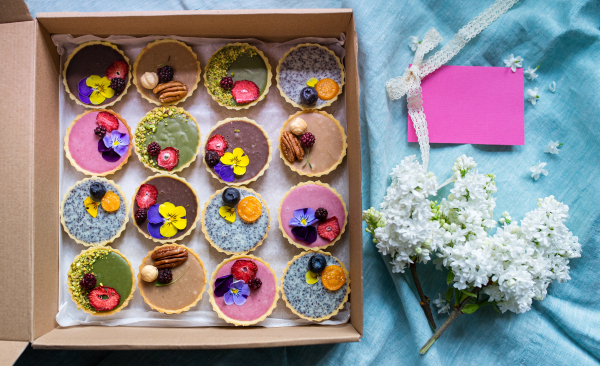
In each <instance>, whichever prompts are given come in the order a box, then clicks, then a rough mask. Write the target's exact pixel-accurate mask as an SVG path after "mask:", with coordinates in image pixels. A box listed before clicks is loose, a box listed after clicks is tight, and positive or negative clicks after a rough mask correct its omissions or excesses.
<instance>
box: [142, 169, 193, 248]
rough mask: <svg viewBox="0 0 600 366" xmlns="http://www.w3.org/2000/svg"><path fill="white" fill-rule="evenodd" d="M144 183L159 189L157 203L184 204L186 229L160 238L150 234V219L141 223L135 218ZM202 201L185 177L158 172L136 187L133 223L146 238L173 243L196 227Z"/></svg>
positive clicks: (163, 242)
mask: <svg viewBox="0 0 600 366" xmlns="http://www.w3.org/2000/svg"><path fill="white" fill-rule="evenodd" d="M142 184H151V185H153V186H154V187H156V189H157V190H158V195H157V197H156V204H159V205H160V204H163V203H165V202H170V203H172V204H173V205H175V206H183V207H184V208H185V210H186V220H187V225H186V227H185V229H183V230H178V232H177V234H175V235H174V236H172V237H170V238H166V237H165V238H164V239H158V238H154V237H153V236H152V235H150V233H149V231H148V219H146V220H145V221H144V222H143V223H142V224H141V225H140V224H138V223H137V222H136V220H135V212H136V211H137V209H138V208H139V206H138V204H137V201H136V197H137V194H138V191H139V189H140V187H141V186H142ZM199 210H200V201H199V200H198V196H197V195H196V190H194V188H192V186H191V185H190V184H189V183H188V182H187V181H186V180H185V178H181V177H178V176H176V175H169V174H156V175H154V176H152V177H150V178H148V179H146V180H145V181H143V182H142V183H140V185H139V186H138V187H137V188H136V189H135V192H134V194H133V199H132V200H131V217H132V219H133V224H134V225H135V226H136V227H137V229H138V230H139V232H140V233H142V235H144V236H145V237H146V238H148V239H151V240H153V241H155V242H157V243H162V244H166V243H173V242H175V241H178V240H181V239H183V238H185V237H186V236H188V235H190V234H191V233H192V231H194V229H195V228H196V223H197V222H198V218H199V217H200V211H199Z"/></svg>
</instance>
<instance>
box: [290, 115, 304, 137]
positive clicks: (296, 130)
mask: <svg viewBox="0 0 600 366" xmlns="http://www.w3.org/2000/svg"><path fill="white" fill-rule="evenodd" d="M307 127H308V126H307V125H306V122H304V120H303V119H302V118H300V117H296V118H294V120H293V121H292V122H290V132H291V133H293V134H294V135H296V136H300V135H302V134H303V133H305V132H306V128H307Z"/></svg>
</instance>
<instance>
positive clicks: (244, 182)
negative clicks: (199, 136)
mask: <svg viewBox="0 0 600 366" xmlns="http://www.w3.org/2000/svg"><path fill="white" fill-rule="evenodd" d="M234 121H244V122H249V123H252V124H253V125H254V126H256V127H257V128H258V129H259V130H260V131H261V132H262V133H263V135H265V140H266V141H267V145H268V148H269V157H268V158H267V163H266V164H265V166H264V167H263V168H262V169H261V171H260V172H258V174H256V176H255V177H254V178H251V179H249V180H245V181H242V182H237V183H236V182H225V181H224V180H223V179H221V177H219V176H218V175H217V173H215V172H214V170H212V169H211V168H210V167H209V166H208V164H206V160H205V159H204V157H205V155H206V143H207V142H208V139H209V138H210V135H211V134H212V133H213V131H214V130H216V129H217V127H219V126H221V125H224V124H226V123H227V122H234ZM202 146H204V148H203V152H202V161H203V162H204V167H205V168H206V170H207V171H208V172H209V173H210V174H211V175H212V176H213V177H214V178H215V179H217V180H218V181H219V182H221V183H224V184H227V185H228V186H233V187H239V186H245V185H247V184H250V183H252V182H254V181H256V180H257V179H258V178H260V177H261V176H262V175H263V174H265V172H266V171H267V168H269V164H270V163H271V159H272V157H271V155H272V153H273V146H271V140H269V135H268V134H267V131H265V129H264V128H262V126H261V125H259V124H258V123H256V121H254V120H252V119H250V118H246V117H237V118H225V119H224V120H222V121H219V122H217V124H216V125H214V126H213V127H212V128H211V129H210V131H208V134H206V140H205V141H203V144H202ZM250 163H252V162H250Z"/></svg>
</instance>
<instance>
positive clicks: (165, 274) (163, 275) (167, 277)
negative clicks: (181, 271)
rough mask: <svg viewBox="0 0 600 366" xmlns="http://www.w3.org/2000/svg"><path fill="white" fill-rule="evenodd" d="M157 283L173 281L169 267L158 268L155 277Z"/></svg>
mask: <svg viewBox="0 0 600 366" xmlns="http://www.w3.org/2000/svg"><path fill="white" fill-rule="evenodd" d="M156 280H157V281H158V283H162V284H163V285H164V284H167V283H169V282H171V281H173V273H171V270H170V269H169V268H163V269H159V270H158V278H157V279H156Z"/></svg>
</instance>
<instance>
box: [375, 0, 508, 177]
mask: <svg viewBox="0 0 600 366" xmlns="http://www.w3.org/2000/svg"><path fill="white" fill-rule="evenodd" d="M518 1H519V0H497V1H496V2H495V3H494V4H492V6H490V7H489V8H488V9H487V10H486V11H484V12H483V13H481V14H479V15H478V16H477V17H476V18H475V19H473V20H472V21H471V22H470V23H469V24H467V25H465V26H464V27H462V28H461V29H460V30H459V31H458V33H456V34H455V35H454V37H453V38H452V40H451V41H450V42H448V43H447V44H446V45H445V46H444V47H442V49H441V50H439V51H438V52H436V53H435V54H434V55H433V56H431V57H429V58H428V59H427V60H425V61H423V57H424V56H425V54H426V53H428V52H429V51H431V50H432V49H434V48H435V47H437V45H438V44H439V43H440V42H441V41H442V36H440V34H439V33H438V31H437V30H436V29H435V28H431V29H430V30H429V31H428V32H427V34H425V37H423V40H422V41H421V43H420V44H419V46H418V48H417V52H416V53H415V59H414V60H413V63H412V65H411V66H410V67H409V68H407V69H406V70H405V71H404V75H402V76H398V77H396V78H394V79H391V80H389V81H388V82H387V83H386V88H387V92H388V96H389V97H390V99H400V98H402V97H403V96H404V95H405V94H406V102H407V104H408V114H409V115H410V118H411V119H412V121H413V125H414V127H415V131H416V132H417V138H418V139H419V147H420V148H421V159H422V160H423V167H424V168H425V170H427V165H428V164H429V132H428V131H427V120H426V119H425V113H424V112H423V96H422V94H421V92H422V89H421V79H423V78H424V77H425V76H427V75H429V74H431V73H432V72H434V71H435V70H437V69H438V68H439V67H440V66H442V65H443V64H445V63H446V62H448V61H450V59H452V57H454V56H456V54H457V53H458V52H459V51H460V50H461V49H462V48H463V47H464V46H465V44H467V42H469V41H470V40H471V39H472V38H474V37H475V36H477V35H478V34H479V33H481V31H482V30H484V29H485V28H487V27H488V26H489V25H490V24H492V23H493V22H494V21H495V20H496V19H498V18H500V16H501V15H502V14H504V13H506V12H507V11H508V9H510V8H511V7H512V6H513V5H515V3H517V2H518Z"/></svg>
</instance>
